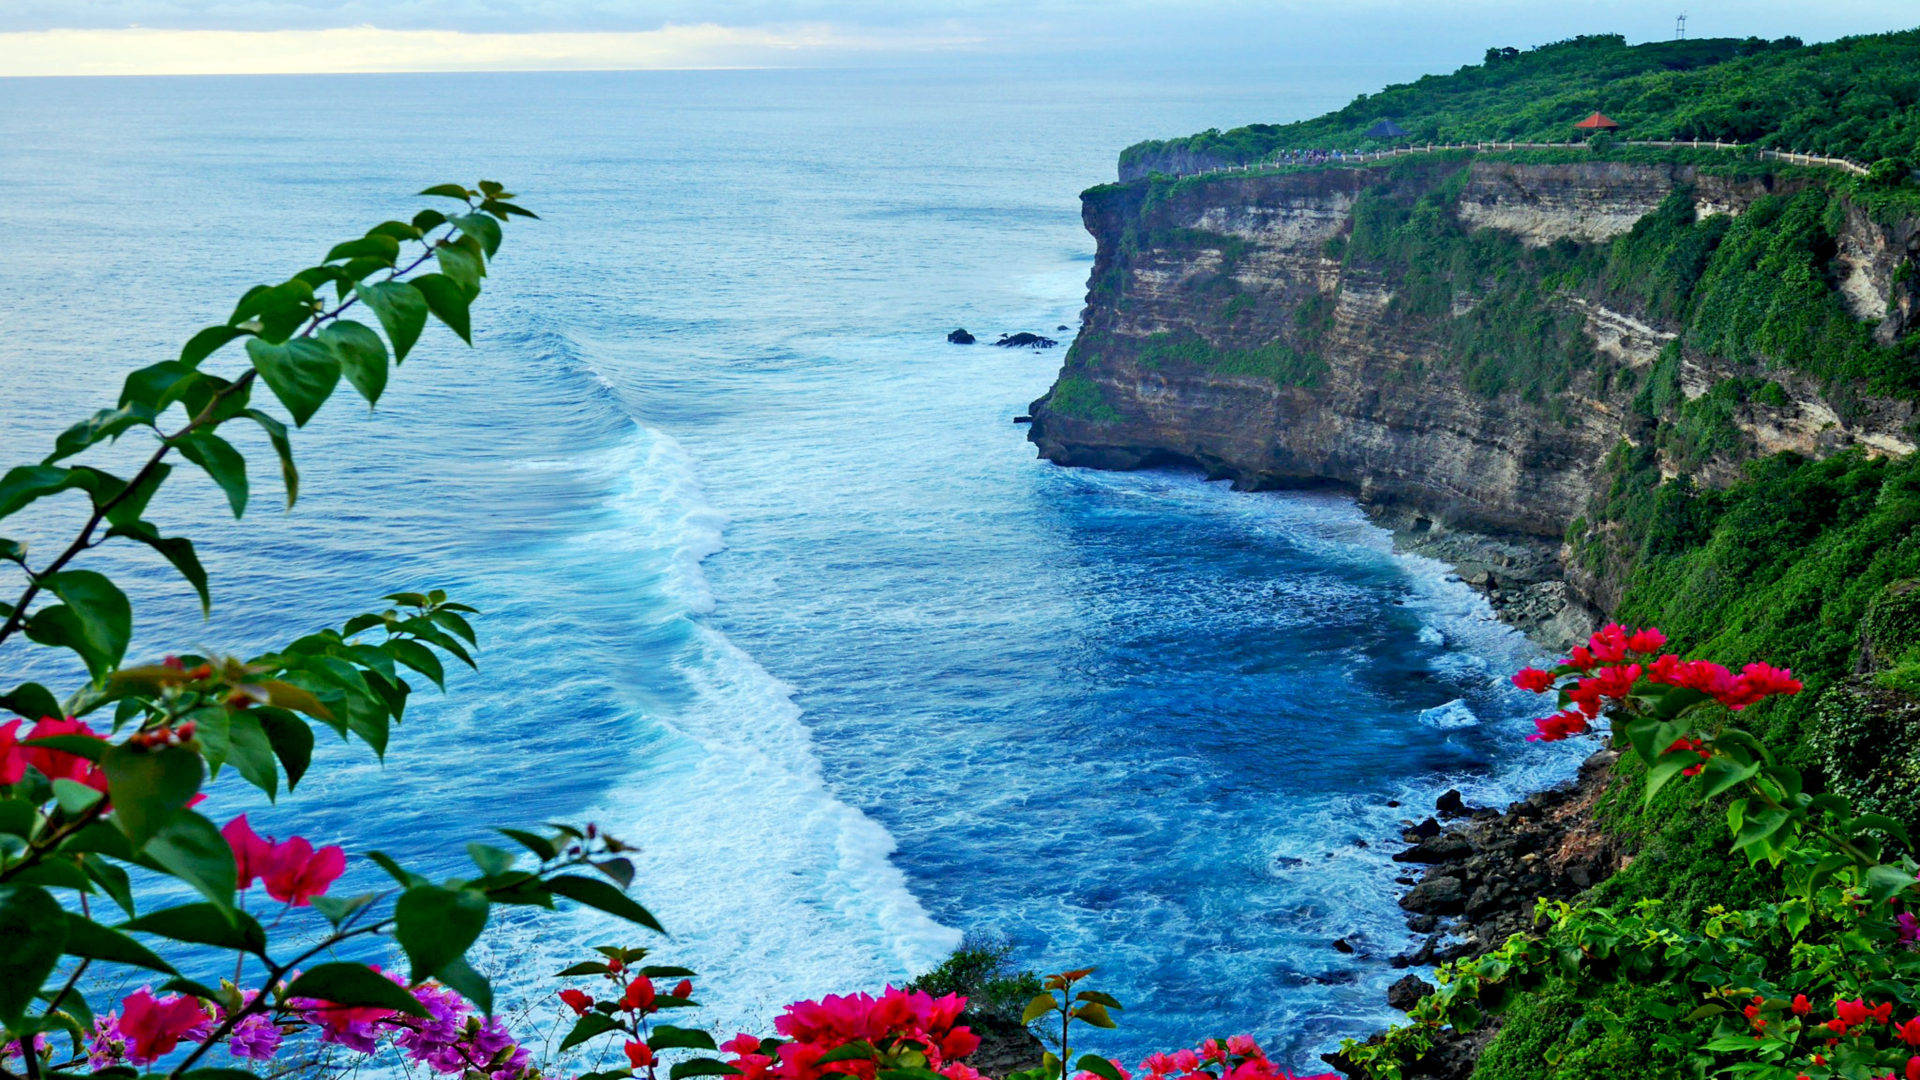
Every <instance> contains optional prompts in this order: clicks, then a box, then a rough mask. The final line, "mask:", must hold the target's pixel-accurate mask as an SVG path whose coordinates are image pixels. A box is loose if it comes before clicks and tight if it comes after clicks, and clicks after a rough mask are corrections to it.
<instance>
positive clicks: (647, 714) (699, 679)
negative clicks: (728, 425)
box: [568, 427, 960, 1031]
mask: <svg viewBox="0 0 1920 1080" xmlns="http://www.w3.org/2000/svg"><path fill="white" fill-rule="evenodd" d="M579 464H580V467H581V468H582V469H583V470H585V471H588V472H590V473H592V474H593V475H595V476H596V477H599V476H602V475H604V476H605V477H606V479H607V481H608V486H609V487H610V488H611V489H612V491H613V493H612V494H611V495H610V496H609V498H608V500H607V503H606V510H607V511H608V513H607V514H606V515H605V517H604V518H603V524H602V526H601V527H600V528H597V529H594V530H591V531H587V532H582V533H579V534H576V535H575V536H574V537H572V538H571V539H570V540H569V541H568V545H569V546H570V547H571V548H572V549H573V550H574V551H575V552H576V554H577V556H578V557H579V558H580V559H581V560H582V561H585V560H587V559H593V560H597V561H602V562H604V560H606V559H607V558H609V557H617V558H619V559H620V560H622V561H623V562H624V563H625V564H626V574H625V576H624V580H623V581H622V585H623V586H626V587H629V588H633V589H634V590H635V591H636V593H640V594H643V595H636V596H635V602H636V604H639V605H644V606H647V607H651V608H652V609H653V611H652V613H651V616H650V617H642V618H643V621H645V622H647V623H650V624H652V625H655V626H657V627H662V628H663V630H662V633H661V634H660V635H659V636H660V637H661V638H662V639H663V640H665V641H666V642H667V643H668V644H667V646H666V648H667V655H666V656H665V657H664V658H663V659H664V665H665V668H666V670H665V671H658V670H656V671H648V672H618V671H615V672H610V673H609V674H610V676H611V677H612V678H614V679H616V680H617V681H618V682H619V683H620V684H621V686H622V688H623V689H624V690H626V691H627V692H628V693H627V696H628V697H629V699H630V700H631V701H632V704H633V711H634V717H635V722H636V723H638V724H641V725H644V726H645V727H646V728H648V729H650V731H651V733H652V734H653V735H654V738H652V739H650V740H648V749H647V750H646V751H645V752H644V753H643V756H642V758H641V760H637V761H636V762H634V765H633V768H632V771H631V773H630V774H629V776H628V778H627V779H626V780H625V781H624V782H622V783H620V784H618V785H617V786H616V787H615V789H614V790H613V791H611V792H610V793H608V794H607V795H606V796H605V798H604V800H603V802H602V803H601V805H599V806H596V807H594V808H593V810H592V812H591V813H589V814H587V815H586V816H587V817H588V818H589V819H591V820H596V821H599V822H602V823H603V824H604V825H605V827H606V828H607V829H608V830H609V831H611V832H612V833H614V834H615V835H617V836H620V837H622V838H623V839H625V840H627V841H628V842H631V843H636V844H638V845H639V850H638V851H637V852H635V853H634V854H633V856H632V858H633V861H634V864H635V867H636V870H637V874H636V879H635V888H634V891H635V893H636V894H637V895H638V896H639V898H640V899H641V900H642V901H643V902H644V903H646V904H647V906H648V907H649V909H650V910H652V911H653V912H654V914H655V915H656V916H658V917H659V919H660V920H661V922H662V923H663V924H665V925H666V927H667V928H668V930H669V931H670V932H671V933H672V934H673V935H674V938H675V940H674V942H672V943H671V944H668V945H666V946H664V948H665V949H666V950H667V952H668V953H669V954H670V955H671V962H673V963H682V964H685V965H687V966H689V967H692V968H694V969H695V970H697V971H699V972H700V973H701V975H702V977H703V978H702V980H701V985H702V987H703V990H702V993H701V999H702V1002H703V1004H705V1005H706V1006H707V1009H706V1011H705V1012H704V1014H703V1016H702V1020H703V1022H706V1023H711V1024H713V1025H715V1026H716V1027H736V1028H743V1029H748V1030H756V1031H763V1030H766V1029H767V1021H768V1019H769V1018H770V1017H771V1016H772V1015H773V1013H774V1012H775V1011H777V1009H778V1007H779V1006H780V1005H783V1004H785V1003H786V1002H788V1001H792V1000H795V999H797V998H799V997H803V996H816V995H818V994H820V993H825V992H838V991H844V990H846V989H849V988H855V987H871V988H874V989H878V987H879V986H880V985H881V984H882V983H885V982H887V981H889V980H893V981H898V980H901V979H904V978H906V977H909V976H911V975H914V974H918V973H919V972H922V971H925V970H926V969H928V968H929V967H931V966H933V965H934V964H936V963H938V962H939V961H940V960H941V959H943V958H944V957H945V956H946V954H947V953H948V952H950V951H951V950H952V949H953V948H954V947H955V946H956V945H957V944H958V943H959V940H960V933H959V931H957V930H952V929H949V928H947V927H944V926H942V925H940V924H939V923H937V922H935V921H934V920H933V919H932V918H931V917H930V916H929V915H928V914H927V912H926V910H925V909H924V908H923V907H922V906H921V904H920V902H919V901H918V900H917V899H916V898H915V897H914V896H913V894H912V893H911V892H910V891H909V890H908V888H907V884H906V880H905V876H904V875H903V874H902V873H901V872H900V870H899V869H898V868H897V867H896V866H894V864H893V863H892V861H891V856H892V855H893V853H894V850H895V843H894V839H893V837H892V836H891V835H890V834H889V833H888V832H887V830H886V829H885V828H884V827H883V826H882V825H880V824H879V823H878V822H876V821H874V820H873V819H872V818H870V817H868V816H867V815H865V814H864V813H862V812H861V811H860V810H858V809H857V808H855V807H852V806H849V805H848V804H846V803H845V802H843V801H841V800H840V799H839V798H837V797H836V796H835V795H834V793H833V792H832V791H831V789H830V788H829V787H828V785H827V783H826V780H825V777H824V776H823V774H822V769H821V764H820V760H819V758H818V757H817V756H816V754H815V752H814V748H813V744H812V739H811V736H810V733H809V732H808V730H807V727H806V725H805V724H804V723H802V721H801V710H800V708H799V706H798V705H797V704H795V702H794V700H793V694H794V690H793V687H791V686H789V685H788V684H786V683H784V682H782V681H781V680H779V679H778V678H776V677H774V676H773V675H772V674H771V673H769V672H768V671H767V670H766V669H765V668H764V667H762V666H761V665H760V664H759V663H758V662H757V661H755V660H754V659H753V657H751V656H749V655H748V654H747V653H746V652H744V651H743V650H741V649H740V648H739V647H737V646H736V645H735V644H734V643H733V642H732V641H731V640H729V639H728V638H727V637H726V636H725V635H724V634H722V633H721V632H719V631H718V630H716V629H714V628H713V627H711V626H709V625H707V623H706V622H705V621H704V616H706V615H707V614H708V613H709V612H711V610H712V608H713V603H714V600H713V594H712V591H711V589H710V587H709V585H708V582H707V578H706V575H705V573H704V571H703V569H702V567H701V562H702V560H704V559H705V558H707V557H708V556H710V555H712V554H713V553H715V552H717V551H720V550H722V549H723V547H724V542H723V535H724V529H725V525H726V519H725V516H724V515H723V514H722V513H721V512H720V511H719V510H718V509H716V508H715V507H713V506H712V504H710V503H709V502H708V501H707V499H706V497H705V496H704V494H703V493H702V491H701V487H700V484H699V480H698V478H697V476H696V473H695V463H694V461H693V459H692V457H691V455H689V454H688V453H687V451H686V450H685V448H684V447H682V446H681V445H680V444H679V443H678V442H677V441H675V440H674V439H672V438H671V437H669V436H667V435H665V434H663V433H661V432H658V431H655V430H651V429H647V428H641V427H636V429H635V430H634V432H633V435H632V437H631V438H630V439H629V440H627V441H626V442H625V443H623V444H621V445H619V446H617V447H615V448H613V449H611V450H608V451H606V452H604V453H602V454H599V455H597V456H595V457H593V458H590V459H586V460H583V461H582V462H580V463H579ZM663 676H665V677H663ZM663 684H664V685H666V686H669V687H671V688H672V689H671V691H669V692H661V690H660V687H661V686H662V685H663ZM642 687H644V691H643V690H641V689H640V688H642ZM577 919H578V921H579V923H580V925H581V929H582V930H583V931H585V932H587V933H588V934H589V936H588V937H586V938H585V939H584V940H586V941H589V942H594V943H598V942H600V941H603V940H632V941H638V940H639V939H638V937H637V936H636V931H634V929H633V928H631V927H624V926H622V924H618V923H616V922H614V921H613V920H610V919H606V918H602V917H600V916H598V915H594V914H591V913H589V914H583V915H580V916H578V917H577Z"/></svg>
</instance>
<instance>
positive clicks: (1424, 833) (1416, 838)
mask: <svg viewBox="0 0 1920 1080" xmlns="http://www.w3.org/2000/svg"><path fill="white" fill-rule="evenodd" d="M1400 835H1401V837H1403V838H1404V839H1405V840H1406V841H1407V843H1409V844H1417V843H1419V842H1420V841H1422V840H1431V839H1433V838H1434V837H1436V836H1439V835H1440V823H1439V822H1438V821H1435V820H1434V819H1432V818H1428V819H1427V820H1425V821H1423V822H1421V823H1420V824H1418V825H1414V826H1412V827H1410V828H1408V829H1407V830H1405V831H1404V832H1402V833H1401V834H1400Z"/></svg>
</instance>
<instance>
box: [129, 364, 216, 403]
mask: <svg viewBox="0 0 1920 1080" xmlns="http://www.w3.org/2000/svg"><path fill="white" fill-rule="evenodd" d="M196 378H197V376H196V374H195V373H194V370H193V369H192V368H191V367H188V366H187V365H185V364H182V363H180V362H179V361H177V360H162V361H160V362H159V363H157V364H148V365H147V366H146V367H143V368H139V369H136V370H134V371H132V372H130V373H128V375H127V378H126V381H125V382H123V383H121V386H120V400H119V401H117V402H115V404H117V405H119V406H121V407H123V408H124V407H126V406H129V405H144V406H146V407H147V408H149V409H151V410H153V412H154V414H155V415H158V414H159V413H160V412H161V411H163V410H164V409H166V407H167V406H168V405H171V404H172V403H173V402H174V401H175V400H176V398H177V397H178V396H179V394H180V393H181V392H182V391H183V390H185V389H186V388H188V387H190V386H192V385H193V384H194V381H195V380H196Z"/></svg>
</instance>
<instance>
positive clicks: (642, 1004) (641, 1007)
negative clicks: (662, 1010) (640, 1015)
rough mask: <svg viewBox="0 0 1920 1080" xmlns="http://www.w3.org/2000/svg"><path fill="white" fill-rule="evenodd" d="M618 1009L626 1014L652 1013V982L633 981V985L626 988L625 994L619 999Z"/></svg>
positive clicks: (645, 980) (650, 980)
mask: <svg viewBox="0 0 1920 1080" xmlns="http://www.w3.org/2000/svg"><path fill="white" fill-rule="evenodd" d="M620 1007H621V1008H622V1009H625V1010H626V1011H628V1012H635V1011H638V1012H652V1011H653V980H652V979H635V980H633V983H632V984H631V985H630V986H628V987H627V992H626V994H625V995H624V996H622V997H621V999H620Z"/></svg>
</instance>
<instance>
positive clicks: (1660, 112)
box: [1120, 30, 1920, 166]
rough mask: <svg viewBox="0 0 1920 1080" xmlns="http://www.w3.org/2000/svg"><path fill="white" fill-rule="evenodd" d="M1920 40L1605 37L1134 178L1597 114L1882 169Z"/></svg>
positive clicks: (1183, 143)
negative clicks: (1373, 132)
mask: <svg viewBox="0 0 1920 1080" xmlns="http://www.w3.org/2000/svg"><path fill="white" fill-rule="evenodd" d="M1916 55H1920V30H1909V31H1902V32H1900V33H1892V34H1870V35H1864V36H1860V37H1851V38H1842V39H1840V40H1838V41H1833V42H1827V43H1824V44H1819V45H1803V44H1801V43H1800V41H1799V40H1798V39H1796V38H1782V39H1780V40H1778V41H1771V42H1770V41H1764V40H1761V39H1759V38H1747V39H1744V40H1742V39H1735V38H1704V39H1696V40H1691V41H1659V42H1648V43H1646V44H1641V45H1628V44H1627V43H1626V39H1625V38H1623V37H1621V36H1619V35H1617V34H1597V35H1588V36H1582V37H1577V38H1573V39H1571V40H1568V41H1560V42H1555V43H1553V44H1551V45H1543V46H1540V47H1539V48H1536V49H1529V50H1526V51H1524V52H1522V51H1518V50H1514V49H1510V48H1509V49H1489V50H1487V60H1486V62H1485V63H1481V64H1472V65H1468V66H1466V67H1463V68H1461V69H1460V70H1458V71H1456V72H1454V73H1452V74H1450V75H1429V76H1426V77H1425V78H1422V79H1419V80H1417V81H1415V82H1411V83H1402V84H1400V85H1396V86H1389V87H1387V88H1386V89H1384V90H1381V91H1380V92H1378V93H1375V94H1363V95H1361V96H1360V97H1358V98H1355V99H1354V100H1353V102H1352V103H1351V104H1349V105H1348V106H1346V107H1345V108H1343V109H1339V110H1337V111H1335V112H1331V113H1327V114H1325V115H1323V116H1319V117H1316V118H1314V119H1311V120H1303V121H1300V122H1298V123H1293V124H1253V125H1249V126H1247V127H1242V128H1234V129H1233V130H1231V131H1225V132H1222V131H1219V130H1211V131H1206V132H1202V133H1200V134H1198V135H1191V136H1187V137H1185V138H1176V139H1166V140H1161V141H1150V142H1143V143H1139V144H1136V145H1134V146H1130V147H1128V148H1127V149H1126V150H1125V151H1124V152H1122V154H1121V157H1120V160H1121V163H1122V165H1123V166H1124V165H1126V164H1128V163H1130V162H1134V161H1138V160H1140V159H1142V158H1145V157H1148V156H1150V155H1156V154H1162V153H1167V152H1172V151H1185V152H1189V153H1196V154H1204V155H1207V156H1209V157H1212V158H1214V159H1217V160H1219V161H1221V162H1223V163H1231V164H1241V163H1246V162H1253V161H1259V160H1262V159H1264V158H1266V157H1268V156H1269V155H1271V154H1272V153H1273V152H1274V151H1276V150H1282V149H1327V150H1332V149H1353V148H1374V147H1376V146H1379V147H1384V146H1385V145H1387V143H1385V142H1380V143H1375V142H1373V141H1371V140H1367V139H1365V138H1363V133H1364V132H1365V131H1366V130H1367V129H1368V128H1369V127H1371V126H1373V124H1374V123H1375V122H1376V121H1378V120H1381V119H1392V120H1393V121H1394V122H1395V123H1398V124H1399V125H1400V126H1401V127H1402V128H1404V129H1406V131H1407V132H1408V136H1407V137H1406V138H1404V139H1399V140H1393V141H1394V142H1398V143H1401V144H1405V143H1426V142H1462V141H1465V142H1474V141H1479V140H1512V141H1561V140H1565V139H1568V138H1570V137H1572V136H1573V134H1574V131H1573V123H1574V121H1576V120H1578V119H1580V118H1581V117H1583V116H1585V115H1587V113H1589V112H1591V111H1593V110H1594V109H1596V108H1597V109H1599V110H1601V111H1602V112H1605V113H1606V114H1607V115H1608V116H1610V117H1612V118H1613V119H1615V120H1617V121H1619V123H1620V125H1621V131H1622V134H1623V135H1625V136H1626V137H1628V138H1635V139H1721V140H1726V141H1731V142H1755V143H1759V144H1760V145H1763V146H1768V147H1775V148H1779V149H1786V150H1807V151H1813V152H1818V153H1822V154H1828V155H1834V156H1840V157H1847V158H1852V159H1854V160H1857V161H1863V162H1873V161H1877V160H1879V159H1882V158H1896V159H1903V160H1904V159H1911V158H1913V157H1914V156H1915V155H1916V152H1917V151H1920V109H1915V107H1914V106H1915V105H1916V103H1920V63H1916V62H1915V59H1914V58H1915V56H1916Z"/></svg>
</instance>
